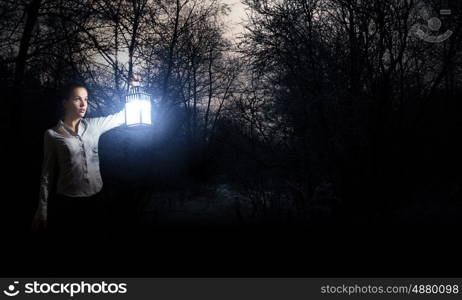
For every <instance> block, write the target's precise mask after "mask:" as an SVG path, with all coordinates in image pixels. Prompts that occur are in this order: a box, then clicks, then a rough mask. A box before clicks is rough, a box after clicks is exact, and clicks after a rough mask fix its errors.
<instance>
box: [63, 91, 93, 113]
mask: <svg viewBox="0 0 462 300" xmlns="http://www.w3.org/2000/svg"><path fill="white" fill-rule="evenodd" d="M87 101H88V92H87V89H86V88H84V87H78V88H75V89H73V90H72V92H71V93H70V95H69V98H68V99H67V100H64V101H63V106H64V111H65V114H66V116H68V117H71V118H83V116H84V115H85V112H86V111H87V105H88V102H87Z"/></svg>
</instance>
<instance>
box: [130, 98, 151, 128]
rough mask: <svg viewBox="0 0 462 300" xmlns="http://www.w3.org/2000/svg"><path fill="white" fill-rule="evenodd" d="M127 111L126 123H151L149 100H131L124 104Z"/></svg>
mask: <svg viewBox="0 0 462 300" xmlns="http://www.w3.org/2000/svg"><path fill="white" fill-rule="evenodd" d="M125 109H126V112H127V120H126V122H127V125H135V124H148V125H150V124H151V102H150V101H146V100H145V101H143V100H139V99H137V100H132V101H130V102H127V103H126V105H125Z"/></svg>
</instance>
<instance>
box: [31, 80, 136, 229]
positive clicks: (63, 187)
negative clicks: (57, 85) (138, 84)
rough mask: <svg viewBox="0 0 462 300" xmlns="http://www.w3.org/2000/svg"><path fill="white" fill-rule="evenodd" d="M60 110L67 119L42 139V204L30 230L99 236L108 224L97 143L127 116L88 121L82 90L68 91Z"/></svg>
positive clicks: (120, 114)
mask: <svg viewBox="0 0 462 300" xmlns="http://www.w3.org/2000/svg"><path fill="white" fill-rule="evenodd" d="M133 80H134V81H139V77H134V79H133ZM62 105H63V108H64V116H63V117H62V118H61V120H59V122H58V124H57V125H56V126H54V127H53V128H51V129H48V130H46V132H45V134H44V159H43V164H42V174H41V182H40V201H39V205H38V207H37V211H36V213H35V216H34V220H33V222H32V229H33V230H38V229H41V228H47V227H49V228H50V229H53V230H54V231H59V232H69V231H73V232H74V233H84V234H88V233H95V234H96V233H99V231H100V230H101V229H102V226H101V225H104V224H102V222H104V219H105V209H104V203H103V198H102V195H101V194H102V193H101V189H102V187H103V182H102V179H101V174H100V169H99V157H98V141H99V138H100V136H101V135H102V134H103V133H104V132H106V131H108V130H110V129H112V128H114V127H117V126H120V125H122V124H124V122H125V110H124V109H122V110H121V111H120V112H118V113H115V114H112V115H109V116H106V117H98V118H84V116H85V113H86V112H87V108H88V90H87V88H86V87H85V86H84V85H82V84H72V85H69V86H68V87H66V88H65V89H64V93H63V101H62Z"/></svg>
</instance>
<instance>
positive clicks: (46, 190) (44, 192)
mask: <svg viewBox="0 0 462 300" xmlns="http://www.w3.org/2000/svg"><path fill="white" fill-rule="evenodd" d="M56 159H57V158H56V151H55V148H54V144H53V138H52V136H51V135H50V133H49V131H48V130H47V131H45V134H44V136H43V163H42V174H41V177H40V194H39V204H38V207H37V211H36V212H35V216H34V221H47V219H48V198H49V195H50V192H52V187H53V183H54V180H55V177H56V176H55V168H56Z"/></svg>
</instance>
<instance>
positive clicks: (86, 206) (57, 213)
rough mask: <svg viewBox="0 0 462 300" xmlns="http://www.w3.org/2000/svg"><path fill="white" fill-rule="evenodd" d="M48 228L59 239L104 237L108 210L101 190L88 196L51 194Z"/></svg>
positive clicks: (106, 229) (105, 235)
mask: <svg viewBox="0 0 462 300" xmlns="http://www.w3.org/2000/svg"><path fill="white" fill-rule="evenodd" d="M48 228H49V230H50V233H51V234H53V235H54V236H55V237H56V238H58V239H60V240H66V239H74V238H76V237H77V236H80V237H83V238H84V239H85V240H86V239H99V238H105V237H107V235H108V210H107V205H106V201H105V197H104V195H103V192H102V191H100V192H99V193H97V194H95V195H92V196H89V197H69V196H65V195H60V194H54V195H51V197H50V200H49V205H48Z"/></svg>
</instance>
